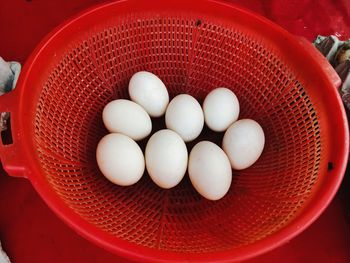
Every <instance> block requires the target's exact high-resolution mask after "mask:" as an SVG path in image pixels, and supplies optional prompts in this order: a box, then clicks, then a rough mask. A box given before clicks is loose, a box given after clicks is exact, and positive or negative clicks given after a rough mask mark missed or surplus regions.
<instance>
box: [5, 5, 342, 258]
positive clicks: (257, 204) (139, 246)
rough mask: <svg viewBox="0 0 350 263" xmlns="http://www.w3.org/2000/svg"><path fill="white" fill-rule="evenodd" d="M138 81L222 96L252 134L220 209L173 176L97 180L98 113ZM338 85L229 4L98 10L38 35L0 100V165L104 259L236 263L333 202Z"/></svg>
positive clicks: (299, 48)
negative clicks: (254, 127) (124, 182)
mask: <svg viewBox="0 0 350 263" xmlns="http://www.w3.org/2000/svg"><path fill="white" fill-rule="evenodd" d="M140 70H148V71H151V72H154V73H155V74H157V75H158V76H159V77H160V78H161V79H162V80H164V82H165V84H166V86H167V87H168V89H169V92H170V94H171V96H174V95H176V94H179V93H189V94H191V95H193V96H195V97H196V98H198V99H199V100H200V101H202V100H203V98H204V97H205V95H206V94H207V93H208V92H209V91H210V90H211V89H213V88H215V87H219V86H225V87H228V88H230V89H232V90H233V91H234V92H235V93H236V94H237V96H238V98H239V100H240V102H241V116H240V117H241V118H245V117H249V118H253V119H255V120H257V121H258V122H259V123H260V124H261V125H262V126H263V128H264V131H265V134H266V147H265V150H264V152H263V154H262V156H261V158H260V159H259V161H258V162H257V163H256V164H255V165H254V166H252V167H251V168H249V169H247V170H243V171H239V172H238V171H233V173H234V175H233V183H232V187H231V189H230V191H229V193H228V194H227V196H226V197H225V198H223V199H222V200H220V201H216V202H212V201H206V200H205V199H203V198H201V197H200V196H199V195H198V194H197V193H196V192H195V191H194V189H193V187H192V186H191V184H190V183H189V180H188V178H187V177H186V178H185V179H184V180H183V181H182V182H181V183H180V185H179V186H177V187H176V188H174V189H171V190H162V189H159V188H158V187H156V186H155V185H154V184H153V183H152V182H151V180H150V179H149V178H148V176H147V175H145V176H144V177H143V179H142V180H141V181H140V182H139V183H137V184H136V185H134V186H131V187H118V186H116V185H113V184H111V183H109V182H108V181H107V180H106V179H105V178H104V177H103V176H102V175H101V174H100V172H99V171H98V168H97V165H96V160H95V148H96V145H97V142H98V141H99V139H100V138H101V137H102V136H103V135H104V134H106V130H105V129H104V128H103V124H102V121H101V111H102V109H103V107H104V105H105V104H106V103H107V102H109V101H110V100H112V99H116V98H125V97H127V85H128V81H129V79H130V77H131V76H132V74H133V73H135V72H137V71H140ZM339 83H340V80H339V78H338V77H337V75H336V73H335V72H334V71H333V69H332V68H331V66H330V65H329V64H328V63H327V61H326V60H325V59H324V58H323V57H322V56H321V55H320V54H319V53H318V52H317V51H316V50H315V48H314V47H312V46H311V45H310V44H309V43H307V42H306V41H304V40H302V39H299V38H297V37H295V36H292V35H291V34H289V33H288V32H286V31H285V30H283V29H281V28H279V27H278V26H276V25H274V24H273V23H271V22H269V21H267V20H265V19H263V18H261V17H259V16H256V15H254V14H251V13H249V12H248V11H244V10H241V9H239V8H236V7H234V6H232V5H230V4H225V3H222V2H216V1H198V0H196V1H185V0H181V1H175V0H171V1H142V2H140V1H120V2H113V3H108V4H104V5H101V6H98V7H95V8H92V9H90V10H88V11H86V12H84V13H82V14H80V15H79V16H77V17H75V18H74V19H72V20H70V21H68V22H66V23H65V24H63V25H62V26H60V27H59V28H57V29H56V30H55V31H54V32H53V33H51V34H50V35H49V36H47V37H46V38H45V39H44V40H43V41H42V42H41V44H40V45H39V46H38V47H37V48H36V50H35V51H34V52H33V54H32V55H31V57H30V58H29V59H28V61H27V62H26V64H25V67H24V68H23V71H22V74H21V76H20V79H19V82H18V84H17V88H16V90H15V91H13V92H11V93H8V94H6V95H4V96H2V97H1V98H0V111H2V112H5V111H7V112H10V113H11V126H12V137H13V143H12V144H8V145H1V147H0V153H1V160H2V163H3V166H4V168H5V169H6V171H7V172H8V173H9V174H10V175H13V176H19V177H27V178H28V179H29V180H30V181H31V182H32V184H33V186H34V187H35V189H36V190H37V191H38V192H39V193H40V195H41V196H42V198H43V199H44V200H45V201H46V203H47V204H48V205H49V206H50V207H51V208H52V209H53V210H54V211H55V212H56V213H57V215H59V216H60V217H61V218H62V219H63V220H64V221H65V222H66V223H68V224H69V225H70V226H71V227H73V228H74V229H75V230H77V232H79V233H81V234H82V235H83V236H85V237H87V238H88V239H90V240H92V241H94V242H96V243H97V244H99V245H100V246H102V247H104V248H106V249H108V250H110V251H112V252H115V253H118V254H120V255H123V256H125V257H128V258H130V259H133V260H138V261H152V262H155V261H159V262H167V261H215V262H220V261H225V262H227V261H230V262H231V261H238V260H243V259H247V258H249V257H253V256H255V255H258V254H261V253H263V252H265V251H268V250H270V249H273V248H275V247H276V246H278V245H281V244H282V243H284V242H286V241H288V240H290V239H291V238H292V237H294V236H295V235H297V234H298V233H300V232H301V231H302V230H303V229H305V228H306V227H307V226H308V225H309V224H311V223H312V222H313V221H314V220H315V219H316V218H317V217H318V216H319V215H320V213H321V212H322V211H323V210H324V209H325V207H326V206H327V205H328V203H329V202H330V200H331V199H332V197H333V196H334V194H335V193H336V191H337V189H338V186H339V184H340V182H341V180H342V177H343V174H344V170H345V167H346V164H347V157H348V146H349V138H348V126H347V119H346V115H345V112H344V109H343V106H342V103H341V100H340V98H339V96H338V94H337V86H338V85H339ZM161 124H162V120H157V125H158V126H161ZM208 136H210V137H211V138H213V139H214V140H215V141H218V142H219V141H220V139H221V138H222V135H221V134H220V135H217V136H214V137H213V134H211V133H210V132H209V131H208V130H206V132H204V133H203V135H202V137H201V138H202V139H203V138H206V137H208ZM189 147H191V146H189Z"/></svg>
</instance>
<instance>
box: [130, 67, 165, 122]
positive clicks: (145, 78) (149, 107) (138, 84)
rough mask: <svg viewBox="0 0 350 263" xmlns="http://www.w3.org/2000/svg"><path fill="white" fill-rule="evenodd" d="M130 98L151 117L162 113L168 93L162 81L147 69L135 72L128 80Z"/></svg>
mask: <svg viewBox="0 0 350 263" xmlns="http://www.w3.org/2000/svg"><path fill="white" fill-rule="evenodd" d="M129 95H130V98H131V100H133V101H134V102H136V103H138V104H139V105H141V106H142V107H143V108H144V109H145V110H146V112H147V113H148V114H149V115H150V116H151V117H160V116H162V115H164V113H165V110H166V107H167V106H168V103H169V94H168V90H167V88H166V86H165V85H164V83H163V81H162V80H161V79H160V78H158V77H157V76H156V75H155V74H153V73H151V72H147V71H139V72H137V73H135V74H134V75H133V76H132V77H131V79H130V82H129Z"/></svg>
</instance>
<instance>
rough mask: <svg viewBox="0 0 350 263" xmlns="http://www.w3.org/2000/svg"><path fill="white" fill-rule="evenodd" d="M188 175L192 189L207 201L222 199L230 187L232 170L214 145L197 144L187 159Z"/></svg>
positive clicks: (220, 151)
mask: <svg viewBox="0 0 350 263" xmlns="http://www.w3.org/2000/svg"><path fill="white" fill-rule="evenodd" d="M188 174H189V177H190V180H191V182H192V185H193V187H194V188H195V189H196V190H197V192H198V193H199V194H201V195H202V196H204V197H205V198H207V199H209V200H219V199H220V198H222V197H224V196H225V194H226V193H227V192H228V190H229V189H230V186H231V181H232V170H231V165H230V161H229V159H228V158H227V156H226V154H225V152H224V151H223V150H222V149H221V148H220V147H219V146H217V145H216V144H215V143H212V142H209V141H202V142H199V143H197V144H196V145H195V146H194V147H193V149H192V151H191V153H190V157H189V161H188Z"/></svg>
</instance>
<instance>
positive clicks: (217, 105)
mask: <svg viewBox="0 0 350 263" xmlns="http://www.w3.org/2000/svg"><path fill="white" fill-rule="evenodd" d="M203 112H204V119H205V123H206V124H207V125H208V127H209V128H210V129H212V130H213V131H217V132H223V131H225V130H226V129H227V128H228V127H229V126H230V125H231V124H232V123H234V122H235V121H236V120H237V119H238V115H239V102H238V99H237V97H236V95H235V94H234V93H233V92H232V91H231V90H229V89H227V88H217V89H214V90H212V91H211V92H210V93H209V94H208V95H207V96H206V98H205V100H204V102H203Z"/></svg>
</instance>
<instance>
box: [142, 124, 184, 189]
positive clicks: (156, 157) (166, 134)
mask: <svg viewBox="0 0 350 263" xmlns="http://www.w3.org/2000/svg"><path fill="white" fill-rule="evenodd" d="M145 158H146V168H147V171H148V173H149V176H150V177H151V179H152V180H153V182H154V183H156V184H157V185H158V186H159V187H161V188H165V189H168V188H172V187H174V186H176V185H177V184H178V183H180V181H181V180H182V178H183V177H184V175H185V173H186V169H187V161H188V153H187V148H186V145H185V143H184V141H183V140H182V139H181V137H180V136H179V135H178V134H177V133H175V132H173V131H171V130H160V131H158V132H156V133H155V134H153V135H152V136H151V138H150V139H149V141H148V143H147V146H146V152H145Z"/></svg>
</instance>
